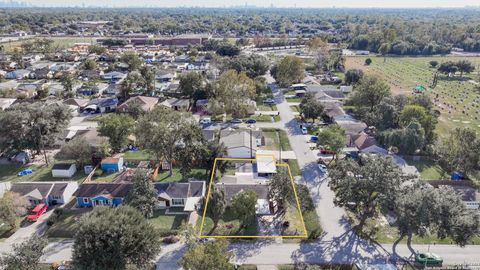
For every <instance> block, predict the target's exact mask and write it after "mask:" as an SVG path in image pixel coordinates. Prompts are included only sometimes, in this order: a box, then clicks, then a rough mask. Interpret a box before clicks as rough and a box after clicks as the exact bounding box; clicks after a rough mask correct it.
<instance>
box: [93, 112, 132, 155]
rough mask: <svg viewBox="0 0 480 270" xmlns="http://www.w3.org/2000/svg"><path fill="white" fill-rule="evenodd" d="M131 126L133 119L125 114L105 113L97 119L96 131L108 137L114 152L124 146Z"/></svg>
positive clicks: (130, 131)
mask: <svg viewBox="0 0 480 270" xmlns="http://www.w3.org/2000/svg"><path fill="white" fill-rule="evenodd" d="M133 127H134V121H133V119H132V118H131V117H130V116H128V115H125V114H113V113H111V114H107V115H105V116H104V117H102V118H101V119H100V120H99V121H98V133H99V134H100V135H101V136H105V137H107V138H108V141H109V143H110V146H111V147H112V150H113V151H114V152H115V153H118V152H120V150H122V148H123V147H125V146H126V144H127V142H128V136H129V135H130V134H131V133H132V131H133Z"/></svg>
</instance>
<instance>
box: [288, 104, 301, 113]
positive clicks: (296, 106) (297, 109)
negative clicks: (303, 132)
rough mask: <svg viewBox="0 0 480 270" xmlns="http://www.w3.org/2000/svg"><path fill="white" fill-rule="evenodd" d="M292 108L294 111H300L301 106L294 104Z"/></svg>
mask: <svg viewBox="0 0 480 270" xmlns="http://www.w3.org/2000/svg"><path fill="white" fill-rule="evenodd" d="M290 109H291V110H292V111H293V112H300V106H298V105H292V106H290Z"/></svg>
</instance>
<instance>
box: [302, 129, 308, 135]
mask: <svg viewBox="0 0 480 270" xmlns="http://www.w3.org/2000/svg"><path fill="white" fill-rule="evenodd" d="M302 134H303V135H307V134H308V130H307V128H306V127H302Z"/></svg>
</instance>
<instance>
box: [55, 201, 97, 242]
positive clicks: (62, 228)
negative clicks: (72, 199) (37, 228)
mask: <svg viewBox="0 0 480 270" xmlns="http://www.w3.org/2000/svg"><path fill="white" fill-rule="evenodd" d="M90 211H92V208H79V209H71V210H67V209H64V210H63V213H62V214H61V215H60V217H59V219H58V220H57V221H56V222H55V223H54V224H53V225H52V226H50V228H49V229H48V231H47V236H48V238H73V237H74V235H75V231H76V230H77V222H78V220H79V219H80V217H81V216H83V215H84V214H86V213H88V212H90Z"/></svg>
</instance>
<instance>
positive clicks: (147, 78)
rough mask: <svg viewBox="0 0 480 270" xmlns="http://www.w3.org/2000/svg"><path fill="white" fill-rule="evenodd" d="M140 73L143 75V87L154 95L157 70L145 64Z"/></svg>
mask: <svg viewBox="0 0 480 270" xmlns="http://www.w3.org/2000/svg"><path fill="white" fill-rule="evenodd" d="M140 75H142V78H143V80H142V82H143V87H144V88H145V89H146V90H147V91H148V92H149V93H148V94H149V95H152V94H153V92H154V91H155V71H154V69H153V68H151V67H149V66H143V67H141V68H140Z"/></svg>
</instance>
